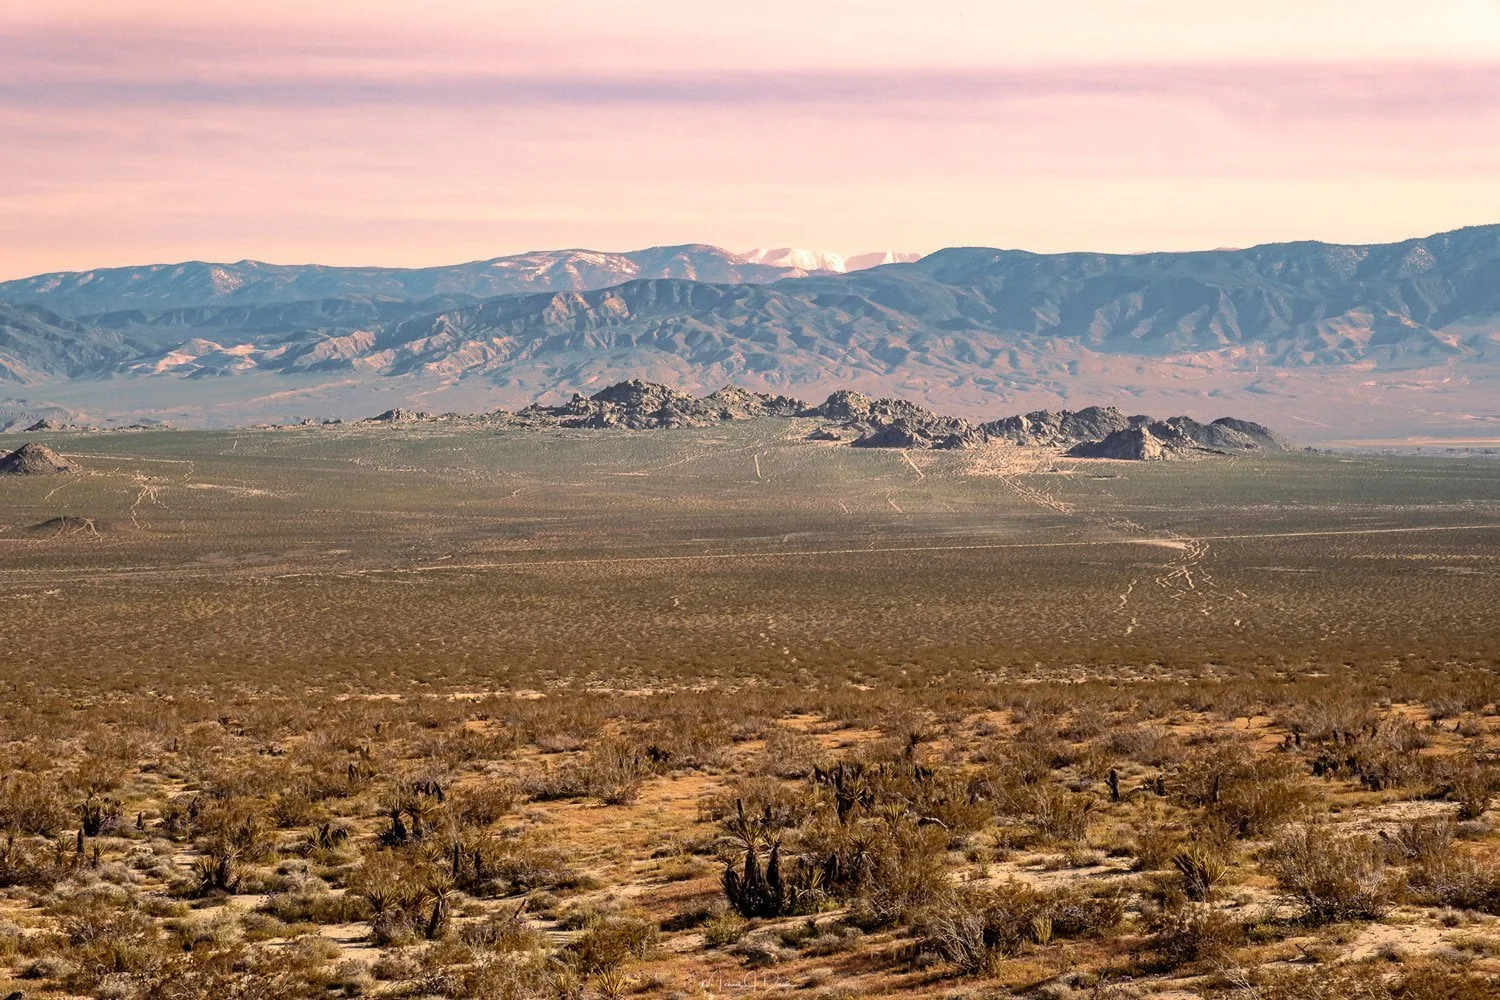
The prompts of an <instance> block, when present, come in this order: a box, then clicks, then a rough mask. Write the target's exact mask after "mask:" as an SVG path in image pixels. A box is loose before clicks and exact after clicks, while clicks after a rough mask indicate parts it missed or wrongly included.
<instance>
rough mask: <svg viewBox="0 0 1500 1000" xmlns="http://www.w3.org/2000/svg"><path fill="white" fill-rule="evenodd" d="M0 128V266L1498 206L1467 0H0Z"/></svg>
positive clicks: (1163, 234) (1494, 77) (1307, 222)
mask: <svg viewBox="0 0 1500 1000" xmlns="http://www.w3.org/2000/svg"><path fill="white" fill-rule="evenodd" d="M1042 6H1045V8H1046V9H1045V11H1038V10H1037V9H1036V8H1038V7H1042ZM0 135H4V137H5V143H4V149H3V151H0V277H14V276H19V275H23V274H29V273H35V272H39V271H45V270H54V269H80V268H88V267H95V266H108V265H115V264H125V263H144V262H154V261H169V260H181V259H190V258H196V259H228V260H235V259H239V258H244V257H254V258H259V259H265V260H275V261H312V260H316V261H320V262H326V263H372V264H404V265H421V264H436V263H448V262H454V261H459V260H466V259H474V258H482V257H490V256H497V255H500V254H505V253H513V252H518V251H522V250H527V249H533V248H543V247H563V246H589V247H595V248H600V249H632V248H636V247H641V246H646V245H651V244H661V243H681V242H709V243H716V244H719V245H722V246H727V247H730V248H732V249H740V250H742V249H747V248H749V247H751V246H763V245H772V246H780V245H797V246H812V247H819V248H825V249H831V250H838V251H843V252H856V251H864V250H872V249H898V250H931V249H935V248H937V247H940V246H947V245H954V244H985V245H995V246H1020V247H1026V248H1029V249H1037V250H1059V249H1081V248H1088V249H1098V250H1139V249H1152V248H1186V247H1202V246H1222V245H1244V244H1248V243H1253V242H1260V241H1266V240H1275V239H1300V238H1323V239H1336V240H1347V241H1364V240H1381V239H1398V238H1401V237H1403V236H1408V235H1417V234H1424V233H1428V232H1433V231H1437V230H1441V229H1447V228H1453V227H1457V226H1461V225H1468V224H1475V223H1487V222H1500V183H1497V179H1500V0H1423V2H1421V3H1410V2H1400V3H1397V2H1390V0H1364V2H1362V3H1357V4H1356V3H1350V2H1347V0H1340V2H1336V3H1335V2H1330V0H1297V2H1292V0H1263V2H1260V3H1257V4H1254V5H1249V4H1239V3H1234V4H1230V3H1212V2H1204V3H1198V4H1193V5H1187V4H1183V3H1181V2H1180V0H1173V2H1167V0H1132V2H1130V3H1121V2H1119V0H1052V2H1050V3H1048V4H1046V5H1041V4H1036V3H1032V2H1027V3H1012V2H1006V0H970V2H956V0H923V2H922V3H920V4H914V3H911V2H909V0H857V2H856V0H801V2H795V3H794V2H791V0H762V2H759V3H755V4H745V3H728V2H724V3H718V2H714V3H704V2H702V0H692V2H689V0H572V2H569V3H566V4H537V3H534V2H528V3H526V4H520V3H511V2H508V0H500V2H495V0H491V2H463V0H427V2H424V3H420V4H418V3H411V2H401V3H398V2H395V0H362V2H360V3H349V2H327V0H323V2H320V3H316V4H315V3H308V2H306V0H299V2H297V3H290V2H284V0H270V2H261V3H258V4H254V5H249V4H247V5H237V6H236V7H235V8H233V9H231V8H229V7H228V6H227V5H215V4H202V3H196V2H195V3H186V2H180V0H154V2H149V3H147V2H140V0H107V2H105V0H46V2H42V0H19V2H18V0H0Z"/></svg>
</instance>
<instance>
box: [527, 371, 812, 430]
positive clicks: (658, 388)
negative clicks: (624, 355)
mask: <svg viewBox="0 0 1500 1000" xmlns="http://www.w3.org/2000/svg"><path fill="white" fill-rule="evenodd" d="M806 405H807V404H806V403H803V402H802V401H801V400H798V399H792V398H791V397H789V396H775V395H770V394H767V393H759V392H750V391H749V390H746V389H740V388H736V387H735V386H725V387H724V388H722V389H720V390H718V391H717V392H713V393H710V394H709V395H707V396H704V397H703V398H701V399H700V398H698V397H697V396H693V395H691V394H689V393H686V392H679V391H678V390H676V389H673V388H671V387H669V386H665V385H660V384H658V383H656V382H643V381H641V380H640V379H630V380H628V381H625V382H618V383H616V384H614V385H611V386H608V387H606V388H604V389H601V390H599V391H598V392H596V393H594V395H592V396H583V395H580V394H575V395H574V396H573V398H572V399H571V400H569V401H568V402H566V403H563V404H562V405H561V406H528V407H527V408H526V409H524V410H521V411H520V412H519V413H517V414H516V415H515V422H517V423H521V424H524V425H537V424H552V425H555V426H558V427H587V428H604V427H623V428H627V429H629V430H662V429H668V428H674V427H711V426H713V425H714V424H719V423H723V422H725V421H727V420H749V419H751V418H754V417H790V416H794V415H796V414H797V413H798V412H799V411H800V410H802V409H804V408H805V407H806Z"/></svg>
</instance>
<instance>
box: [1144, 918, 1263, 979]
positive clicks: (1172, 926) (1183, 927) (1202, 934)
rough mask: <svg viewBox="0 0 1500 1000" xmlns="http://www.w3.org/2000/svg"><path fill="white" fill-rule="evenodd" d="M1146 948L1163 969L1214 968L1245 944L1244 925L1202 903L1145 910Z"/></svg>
mask: <svg viewBox="0 0 1500 1000" xmlns="http://www.w3.org/2000/svg"><path fill="white" fill-rule="evenodd" d="M1146 928H1147V930H1148V932H1149V937H1148V938H1147V941H1146V944H1147V947H1148V948H1149V949H1150V950H1151V952H1152V954H1153V955H1155V956H1156V958H1157V960H1158V961H1159V962H1160V963H1161V965H1162V966H1163V967H1164V968H1166V969H1179V968H1181V967H1183V966H1186V965H1210V966H1211V965H1217V964H1220V963H1222V962H1223V961H1224V960H1225V959H1227V958H1228V957H1229V953H1230V952H1231V951H1232V950H1233V949H1234V948H1236V947H1238V946H1239V945H1241V944H1243V943H1244V941H1245V928H1244V925H1243V924H1241V923H1239V922H1238V921H1236V920H1235V919H1234V918H1233V917H1231V916H1230V915H1229V914H1227V913H1225V912H1224V911H1222V910H1218V909H1215V908H1214V907H1212V906H1210V905H1207V904H1205V903H1192V902H1187V903H1181V904H1178V905H1168V906H1163V907H1159V908H1155V909H1151V910H1148V911H1147V913H1146Z"/></svg>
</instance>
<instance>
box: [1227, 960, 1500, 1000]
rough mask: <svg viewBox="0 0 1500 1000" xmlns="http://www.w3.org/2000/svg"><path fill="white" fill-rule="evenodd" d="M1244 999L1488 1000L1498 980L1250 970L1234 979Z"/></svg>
mask: <svg viewBox="0 0 1500 1000" xmlns="http://www.w3.org/2000/svg"><path fill="white" fill-rule="evenodd" d="M1235 978H1236V979H1238V980H1239V983H1238V985H1239V987H1240V988H1239V989H1238V990H1237V991H1236V992H1235V993H1233V994H1230V995H1231V996H1235V997H1244V998H1245V1000H1490V998H1492V997H1494V996H1495V995H1496V990H1497V988H1500V980H1497V979H1496V978H1495V977H1493V976H1485V975H1478V974H1475V973H1472V972H1469V971H1467V970H1463V969H1452V968H1445V967H1442V966H1433V967H1428V968H1423V969H1416V970H1414V971H1411V972H1403V973H1401V974H1399V975H1397V976H1395V977H1391V976H1390V975H1389V974H1388V972H1387V971H1386V970H1385V969H1383V968H1381V967H1380V966H1375V965H1338V966H1333V967H1331V968H1329V967H1322V968H1317V969H1295V970H1293V969H1277V970H1269V969H1264V970H1256V971H1255V972H1253V973H1251V974H1248V975H1246V974H1240V975H1238V976H1236V977H1235Z"/></svg>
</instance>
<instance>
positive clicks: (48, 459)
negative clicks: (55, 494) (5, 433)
mask: <svg viewBox="0 0 1500 1000" xmlns="http://www.w3.org/2000/svg"><path fill="white" fill-rule="evenodd" d="M77 471H78V466H76V465H74V464H73V463H72V462H69V461H68V460H67V459H66V458H63V457H62V456H61V455H59V454H58V453H57V452H55V451H53V450H52V449H51V448H48V447H47V446H46V445H44V444H36V443H35V442H28V443H26V444H23V445H21V447H19V448H17V449H16V450H15V451H13V452H11V453H10V454H9V455H6V456H5V457H4V458H0V475H4V476H55V475H58V474H60V473H64V472H77Z"/></svg>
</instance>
